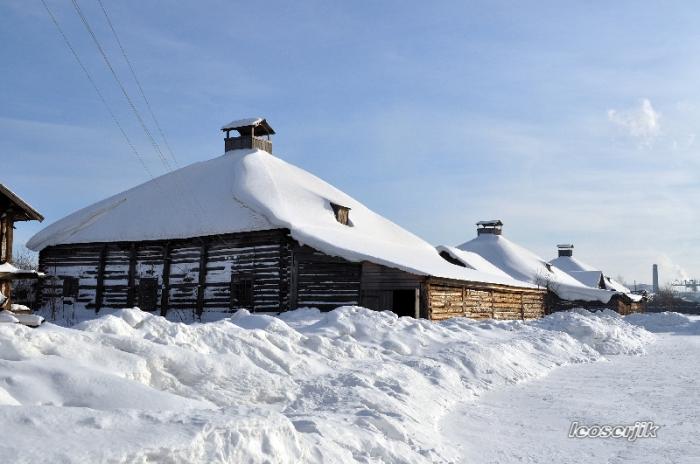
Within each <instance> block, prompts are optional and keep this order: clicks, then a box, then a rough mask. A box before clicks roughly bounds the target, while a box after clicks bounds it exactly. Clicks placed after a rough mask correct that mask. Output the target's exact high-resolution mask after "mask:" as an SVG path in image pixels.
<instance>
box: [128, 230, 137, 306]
mask: <svg viewBox="0 0 700 464" xmlns="http://www.w3.org/2000/svg"><path fill="white" fill-rule="evenodd" d="M127 278H128V281H129V284H128V285H129V288H128V289H127V294H126V305H127V306H128V307H129V308H133V307H134V306H136V242H131V247H130V249H129V274H128V277H127Z"/></svg>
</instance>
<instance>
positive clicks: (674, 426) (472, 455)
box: [441, 314, 700, 464]
mask: <svg viewBox="0 0 700 464" xmlns="http://www.w3.org/2000/svg"><path fill="white" fill-rule="evenodd" d="M628 319H629V320H630V321H632V322H635V323H639V324H641V325H645V326H647V327H648V328H649V329H650V330H653V331H655V332H659V334H658V341H657V342H656V343H654V344H653V345H651V346H649V347H648V353H647V354H646V355H645V356H641V357H629V356H619V355H618V356H608V357H607V361H606V362H601V363H595V364H588V365H584V366H580V365H579V366H566V367H563V368H561V369H557V370H556V371H554V372H552V373H551V374H550V375H548V376H547V377H544V378H541V379H537V380H534V381H532V382H527V383H521V384H518V385H514V386H511V387H508V388H503V389H498V390H494V391H491V392H488V393H486V394H485V395H483V396H482V397H481V398H480V399H479V401H477V402H474V403H470V404H464V405H461V406H460V407H458V408H456V409H454V410H453V411H452V412H451V413H450V414H448V415H447V416H446V417H445V419H444V420H443V422H442V425H441V432H442V434H443V436H445V437H448V438H449V439H451V440H452V441H453V442H455V443H459V444H460V445H459V446H460V454H461V455H462V457H463V459H464V461H466V462H479V463H484V464H486V463H504V462H536V463H539V462H542V463H550V462H551V463H561V464H565V463H572V464H573V463H582V462H606V463H627V462H634V463H673V464H681V463H688V464H691V463H698V462H700V444H699V443H698V440H697V427H698V423H699V422H698V421H699V420H700V389H699V388H698V378H699V377H700V367H699V364H698V356H699V355H700V318H698V317H694V320H691V321H689V320H688V318H686V317H684V316H680V315H673V314H667V315H656V314H654V315H634V316H630V317H629V318H628ZM646 420H651V421H653V422H654V423H655V424H656V425H658V426H659V430H658V432H657V438H640V439H638V440H636V441H627V440H625V439H612V438H608V439H603V438H585V439H572V438H568V430H569V428H570V425H571V423H572V422H573V421H576V422H578V423H580V424H588V425H595V424H597V425H613V424H620V425H625V424H634V423H635V422H637V421H646ZM474 443H478V445H477V446H474Z"/></svg>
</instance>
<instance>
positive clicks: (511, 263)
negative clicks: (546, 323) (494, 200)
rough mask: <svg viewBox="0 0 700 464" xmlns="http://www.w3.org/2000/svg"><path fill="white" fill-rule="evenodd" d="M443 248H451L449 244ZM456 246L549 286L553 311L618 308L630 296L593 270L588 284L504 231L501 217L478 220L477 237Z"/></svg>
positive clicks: (521, 277)
mask: <svg viewBox="0 0 700 464" xmlns="http://www.w3.org/2000/svg"><path fill="white" fill-rule="evenodd" d="M441 249H443V250H448V251H449V247H441ZM457 249H458V250H461V251H463V252H468V253H473V254H476V255H478V256H480V257H481V258H483V259H485V260H486V261H488V262H489V263H490V264H492V265H493V266H495V267H496V268H498V269H500V270H501V271H503V272H504V273H505V274H506V275H508V276H510V277H511V278H513V279H516V280H520V281H523V282H529V283H531V284H533V285H536V286H537V287H539V288H543V289H546V290H547V291H548V293H549V298H548V309H550V310H552V311H556V310H559V309H565V308H569V307H574V306H584V307H601V306H609V307H611V308H614V309H619V301H626V300H627V299H628V297H627V295H626V294H625V293H623V292H620V291H617V290H611V289H608V288H607V287H600V286H599V285H598V282H597V281H596V278H595V276H593V275H591V274H588V275H587V277H588V278H590V277H591V276H592V280H593V281H594V282H592V283H593V284H594V285H592V286H589V285H587V284H585V283H583V282H582V281H581V280H579V279H576V278H574V277H572V276H571V275H570V274H568V273H567V272H564V271H563V270H561V269H559V268H558V267H556V266H554V265H553V263H548V262H547V261H545V260H544V259H542V258H540V257H539V256H537V255H536V254H535V253H533V252H532V251H530V250H527V249H525V248H524V247H522V246H520V245H518V244H516V243H514V242H512V241H511V240H509V239H508V238H506V237H505V236H504V235H503V222H502V221H500V220H493V221H480V222H478V223H477V237H476V238H474V239H472V240H470V241H468V242H465V243H463V244H461V245H459V246H458V247H457ZM443 256H444V255H443ZM451 257H452V258H456V259H459V257H458V256H457V254H456V253H455V252H452V253H451Z"/></svg>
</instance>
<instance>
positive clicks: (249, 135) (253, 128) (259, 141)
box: [221, 118, 275, 153]
mask: <svg viewBox="0 0 700 464" xmlns="http://www.w3.org/2000/svg"><path fill="white" fill-rule="evenodd" d="M221 130H222V131H223V132H226V138H225V139H224V147H225V151H231V150H241V149H258V150H263V151H266V152H268V153H272V142H271V141H270V136H271V135H273V134H274V133H275V130H274V129H273V128H272V127H271V126H270V124H269V123H268V122H267V121H266V120H265V118H247V119H238V120H236V121H231V122H230V123H228V124H226V125H225V126H223V127H222V128H221ZM231 131H236V132H238V136H237V137H231ZM263 136H264V137H266V138H262V137H263Z"/></svg>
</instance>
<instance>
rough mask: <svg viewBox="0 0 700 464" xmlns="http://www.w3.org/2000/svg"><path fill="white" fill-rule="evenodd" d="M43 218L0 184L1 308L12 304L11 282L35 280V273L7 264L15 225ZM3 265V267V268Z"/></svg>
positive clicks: (9, 260) (10, 254)
mask: <svg viewBox="0 0 700 464" xmlns="http://www.w3.org/2000/svg"><path fill="white" fill-rule="evenodd" d="M43 220H44V217H43V216H42V215H41V214H39V212H38V211H37V210H35V209H34V208H32V207H31V206H30V205H29V204H28V203H27V202H25V201H24V200H22V199H21V198H20V197H19V196H17V195H16V194H15V193H14V192H13V191H12V190H10V189H9V188H7V187H6V186H5V185H3V184H0V291H1V292H2V294H3V295H4V296H5V297H6V298H7V299H6V300H5V301H4V302H3V305H2V307H8V308H9V307H10V305H11V302H12V298H11V297H12V280H14V279H18V278H27V277H29V278H32V277H33V278H36V273H31V272H28V273H27V272H20V271H21V270H18V269H16V268H13V266H11V265H7V263H12V250H13V246H14V244H13V241H14V229H15V223H16V222H21V221H43ZM3 265H4V266H3Z"/></svg>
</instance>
